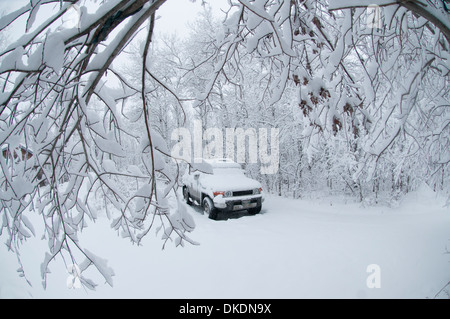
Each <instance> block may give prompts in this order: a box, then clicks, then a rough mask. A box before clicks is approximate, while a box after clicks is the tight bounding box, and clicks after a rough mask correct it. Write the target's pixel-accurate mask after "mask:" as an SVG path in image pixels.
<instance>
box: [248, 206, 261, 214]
mask: <svg viewBox="0 0 450 319" xmlns="http://www.w3.org/2000/svg"><path fill="white" fill-rule="evenodd" d="M261 207H262V206H258V207H255V208H250V209H249V210H248V213H249V214H250V215H256V214H259V212H260V211H261Z"/></svg>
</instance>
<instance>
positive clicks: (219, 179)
mask: <svg viewBox="0 0 450 319" xmlns="http://www.w3.org/2000/svg"><path fill="white" fill-rule="evenodd" d="M200 183H201V186H202V187H204V188H206V189H208V190H212V191H243V190H250V189H255V188H260V187H261V184H260V183H259V182H258V181H255V180H254V179H251V178H248V177H246V176H245V175H244V174H229V175H225V174H218V175H209V176H204V177H203V178H202V180H201V182H200Z"/></svg>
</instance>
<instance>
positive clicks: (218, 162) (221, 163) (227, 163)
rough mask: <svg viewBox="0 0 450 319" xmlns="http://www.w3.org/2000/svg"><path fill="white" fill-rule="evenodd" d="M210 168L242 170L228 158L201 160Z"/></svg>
mask: <svg viewBox="0 0 450 319" xmlns="http://www.w3.org/2000/svg"><path fill="white" fill-rule="evenodd" d="M201 160H202V162H203V163H205V164H208V165H210V166H211V167H212V168H242V167H241V165H240V164H238V163H236V162H234V161H233V160H231V159H228V158H213V159H201Z"/></svg>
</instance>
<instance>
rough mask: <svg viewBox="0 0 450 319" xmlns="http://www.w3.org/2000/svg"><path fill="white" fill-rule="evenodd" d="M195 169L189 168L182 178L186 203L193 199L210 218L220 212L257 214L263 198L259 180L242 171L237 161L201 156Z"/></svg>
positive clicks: (215, 217)
mask: <svg viewBox="0 0 450 319" xmlns="http://www.w3.org/2000/svg"><path fill="white" fill-rule="evenodd" d="M196 167H197V168H199V169H198V170H193V169H192V168H190V172H189V173H188V174H186V175H185V176H184V178H183V196H184V199H185V200H186V203H188V204H189V205H191V204H192V201H196V202H197V203H199V204H200V205H202V206H203V209H204V211H205V213H206V214H208V216H209V218H211V219H217V215H218V213H219V212H233V211H239V210H247V211H248V212H249V213H250V214H252V215H254V214H258V213H259V212H260V211H261V205H262V202H263V201H264V197H263V194H262V188H261V184H260V183H259V182H258V181H256V180H254V179H251V178H248V177H246V176H245V175H244V171H243V170H242V167H241V165H240V164H238V163H235V162H233V161H231V160H229V159H213V160H202V163H201V165H197V166H196Z"/></svg>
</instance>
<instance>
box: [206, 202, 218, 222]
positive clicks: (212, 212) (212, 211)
mask: <svg viewBox="0 0 450 319" xmlns="http://www.w3.org/2000/svg"><path fill="white" fill-rule="evenodd" d="M203 211H204V212H205V214H207V215H208V217H209V218H210V219H213V220H216V219H217V215H218V211H217V208H215V207H214V203H213V201H212V200H211V198H209V197H205V198H204V199H203Z"/></svg>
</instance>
